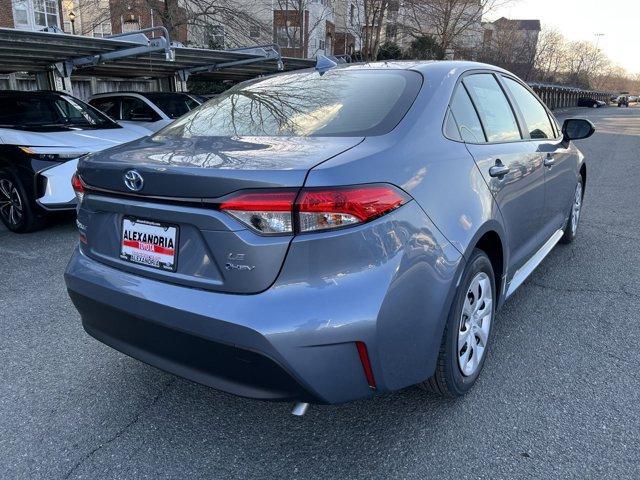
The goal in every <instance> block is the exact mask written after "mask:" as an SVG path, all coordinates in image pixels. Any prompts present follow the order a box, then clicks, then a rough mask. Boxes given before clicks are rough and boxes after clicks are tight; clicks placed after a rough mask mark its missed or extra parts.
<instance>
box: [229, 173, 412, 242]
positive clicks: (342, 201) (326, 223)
mask: <svg viewBox="0 0 640 480" xmlns="http://www.w3.org/2000/svg"><path fill="white" fill-rule="evenodd" d="M409 199H410V197H409V196H408V195H407V194H406V193H404V192H403V191H402V190H400V189H398V188H396V187H394V186H393V185H388V184H375V185H354V186H347V187H332V188H308V189H302V190H301V191H300V192H299V193H298V192H296V191H295V190H290V189H274V190H262V191H250V192H242V191H240V192H238V193H236V194H233V195H231V196H229V197H227V198H226V199H225V200H224V201H222V202H221V203H220V204H219V205H218V208H219V209H220V210H222V211H224V212H226V213H228V214H229V215H231V216H233V217H235V218H236V219H238V220H239V221H241V222H242V223H244V224H245V225H247V226H249V227H251V228H252V229H253V230H255V231H257V232H259V233H262V234H292V233H294V232H300V233H305V232H315V231H319V230H329V229H334V228H342V227H348V226H351V225H357V224H360V223H364V222H368V221H370V220H373V219H375V218H378V217H380V216H382V215H384V214H386V213H389V212H391V211H392V210H395V209H396V208H398V207H399V206H401V205H403V204H404V203H406V202H407V201H408V200H409Z"/></svg>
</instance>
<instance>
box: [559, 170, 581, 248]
mask: <svg viewBox="0 0 640 480" xmlns="http://www.w3.org/2000/svg"><path fill="white" fill-rule="evenodd" d="M582 198H583V188H582V177H580V179H579V180H578V184H577V185H576V189H575V191H574V193H573V198H572V200H571V211H570V212H569V218H567V223H566V225H565V226H564V235H562V238H561V239H560V242H561V243H565V244H568V243H571V242H573V239H574V238H576V234H577V233H578V225H579V222H580V213H581V211H582Z"/></svg>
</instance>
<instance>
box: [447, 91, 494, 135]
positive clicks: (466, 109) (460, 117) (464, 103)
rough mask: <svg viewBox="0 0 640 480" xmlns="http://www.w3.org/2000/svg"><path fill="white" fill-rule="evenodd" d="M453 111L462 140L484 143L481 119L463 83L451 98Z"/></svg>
mask: <svg viewBox="0 0 640 480" xmlns="http://www.w3.org/2000/svg"><path fill="white" fill-rule="evenodd" d="M451 113H453V117H454V118H455V121H456V123H457V124H458V130H459V131H460V136H461V137H462V140H464V141H465V142H469V143H484V142H486V139H485V137H484V132H483V131H482V125H481V124H480V119H479V118H478V114H477V113H476V109H475V108H473V103H471V100H470V99H469V95H468V94H467V91H466V90H465V88H464V86H463V85H459V86H458V88H457V89H456V93H454V94H453V98H452V99H451Z"/></svg>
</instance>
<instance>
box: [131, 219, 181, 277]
mask: <svg viewBox="0 0 640 480" xmlns="http://www.w3.org/2000/svg"><path fill="white" fill-rule="evenodd" d="M177 241H178V227H176V226H172V225H166V224H163V223H157V222H151V221H149V220H140V219H137V218H131V217H125V218H123V220H122V241H121V245H120V258H122V259H123V260H126V261H128V262H132V263H138V264H141V265H147V266H149V267H154V268H159V269H160V270H168V271H171V272H175V270H176V264H177V260H178V244H177Z"/></svg>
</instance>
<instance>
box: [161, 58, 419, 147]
mask: <svg viewBox="0 0 640 480" xmlns="http://www.w3.org/2000/svg"><path fill="white" fill-rule="evenodd" d="M421 85H422V76H421V75H420V74H419V73H418V72H413V71H406V70H373V69H372V70H341V69H339V70H330V71H328V72H326V73H325V74H324V75H320V74H318V72H315V71H305V72H300V73H286V74H279V75H274V76H272V77H267V78H263V79H259V80H254V81H250V82H245V83H243V84H240V85H238V86H236V87H234V88H232V89H230V90H227V91H226V92H224V93H222V94H221V95H219V96H218V97H216V98H214V99H212V100H209V101H208V102H207V103H205V104H204V105H202V106H201V107H200V108H197V109H196V110H193V111H192V112H190V113H189V114H187V115H185V116H184V117H183V118H181V119H180V120H178V121H176V122H175V123H173V124H171V125H170V126H169V127H167V128H166V129H164V130H162V131H161V132H160V133H159V135H160V136H164V137H180V138H192V137H215V136H225V137H227V136H302V137H306V136H342V137H346V136H364V135H382V134H384V133H387V132H389V131H390V130H391V129H393V128H394V127H395V126H396V125H397V124H398V122H400V120H401V119H402V117H403V116H404V115H405V114H406V112H407V111H408V110H409V107H410V106H411V104H412V103H413V101H414V99H415V98H416V95H417V94H418V91H419V90H420V87H421Z"/></svg>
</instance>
